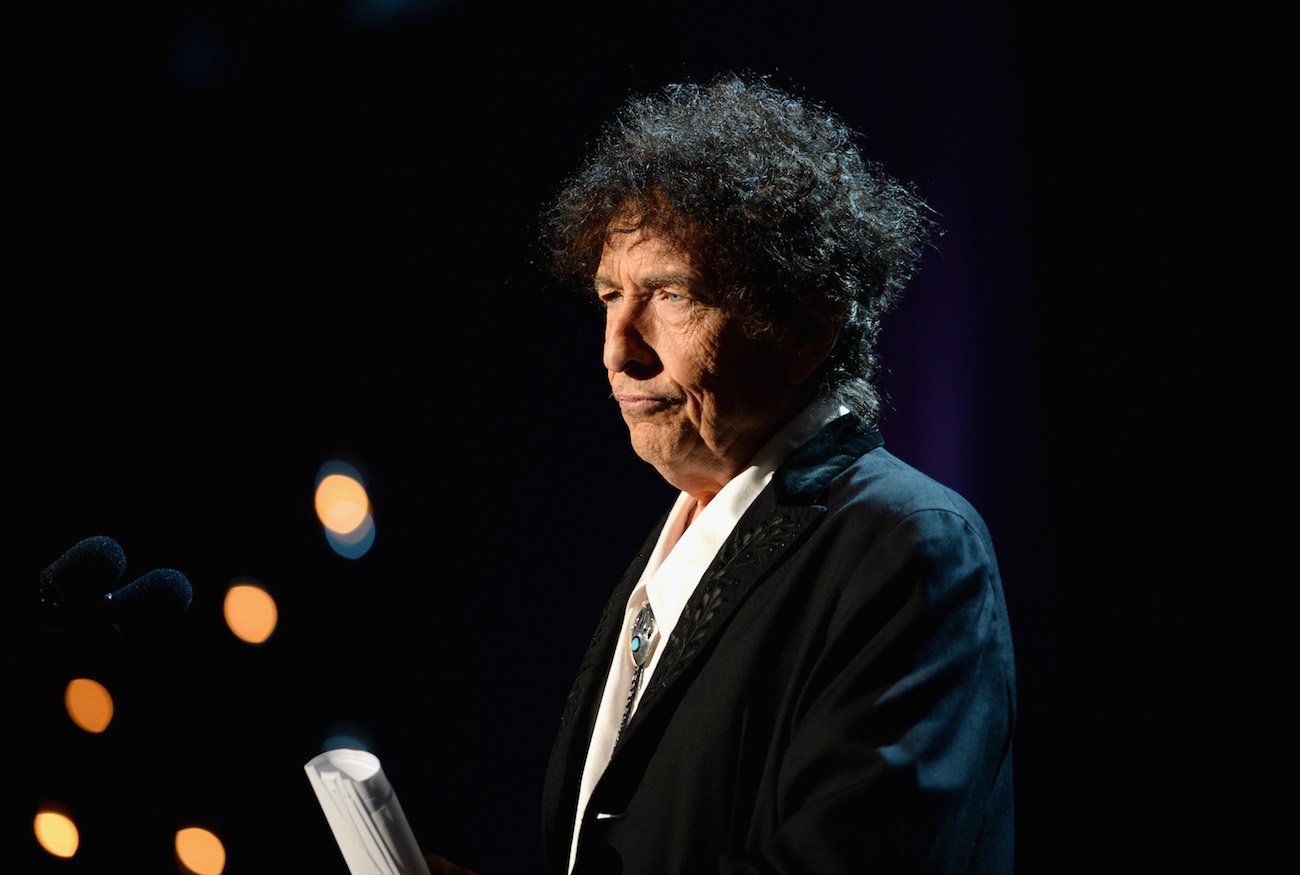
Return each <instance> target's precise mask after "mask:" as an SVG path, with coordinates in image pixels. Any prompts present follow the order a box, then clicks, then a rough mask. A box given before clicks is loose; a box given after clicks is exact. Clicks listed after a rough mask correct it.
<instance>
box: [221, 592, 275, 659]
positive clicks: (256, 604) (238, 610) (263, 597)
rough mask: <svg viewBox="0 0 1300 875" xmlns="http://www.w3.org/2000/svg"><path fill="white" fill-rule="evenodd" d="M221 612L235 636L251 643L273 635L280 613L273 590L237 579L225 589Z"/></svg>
mask: <svg viewBox="0 0 1300 875" xmlns="http://www.w3.org/2000/svg"><path fill="white" fill-rule="evenodd" d="M222 612H223V613H224V614H225V618H226V625H227V626H229V627H230V631H231V632H233V633H234V634H235V637H236V638H238V639H240V640H241V641H247V642H248V643H249V644H261V643H262V642H263V641H265V640H266V639H268V638H270V637H271V633H272V632H274V631H275V626H276V623H277V622H278V620H279V616H280V613H279V609H278V608H277V607H276V605H275V599H273V598H272V597H271V594H270V593H268V592H267V591H266V590H264V589H262V587H260V586H257V585H255V584H252V583H237V584H235V585H234V586H232V587H230V589H228V590H226V600H225V604H224V605H223V606H222Z"/></svg>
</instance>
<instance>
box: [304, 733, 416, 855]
mask: <svg viewBox="0 0 1300 875" xmlns="http://www.w3.org/2000/svg"><path fill="white" fill-rule="evenodd" d="M303 768H304V769H305V770H306V772H307V778H308V780H310V781H311V785H312V787H313V788H314V789H315V790H316V798H317V799H318V800H319V801H320V806H321V809H322V810H323V811H324V812H325V819H326V820H327V821H328V822H329V825H330V829H331V830H332V831H333V833H334V838H335V840H336V841H337V842H338V845H339V850H340V851H342V852H343V859H344V861H345V862H346V863H347V864H348V871H349V872H351V873H352V875H430V873H429V866H428V864H427V863H426V862H425V860H424V855H423V854H422V853H421V852H420V846H419V843H418V842H416V840H415V836H414V834H413V833H412V832H411V826H410V824H409V823H407V820H406V814H405V813H404V812H403V811H402V806H401V803H400V802H398V800H397V794H396V793H394V792H393V787H392V785H391V784H390V783H389V781H388V778H387V776H386V775H384V770H383V768H382V766H381V765H380V762H379V758H378V757H376V756H375V755H374V754H372V753H370V752H369V751H364V750H353V749H351V748H336V749H334V750H327V751H325V752H324V753H322V754H320V755H319V756H316V757H313V758H312V759H311V760H310V761H309V762H308V763H307V764H306V765H305V766H304V767H303Z"/></svg>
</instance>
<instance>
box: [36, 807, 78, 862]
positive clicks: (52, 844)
mask: <svg viewBox="0 0 1300 875" xmlns="http://www.w3.org/2000/svg"><path fill="white" fill-rule="evenodd" d="M32 829H33V830H34V831H35V833H36V841H37V842H38V843H39V844H40V846H41V847H42V848H44V849H45V850H46V851H47V852H49V853H51V854H53V855H54V856H56V857H63V858H64V859H67V858H69V857H71V856H72V855H73V854H75V853H77V846H78V845H79V844H80V843H81V838H80V836H79V835H78V834H77V825H76V824H75V823H73V822H72V818H71V817H68V815H66V814H64V813H63V812H61V811H55V810H53V809H52V808H42V809H41V810H40V811H37V812H36V821H35V823H34V824H33V825H32Z"/></svg>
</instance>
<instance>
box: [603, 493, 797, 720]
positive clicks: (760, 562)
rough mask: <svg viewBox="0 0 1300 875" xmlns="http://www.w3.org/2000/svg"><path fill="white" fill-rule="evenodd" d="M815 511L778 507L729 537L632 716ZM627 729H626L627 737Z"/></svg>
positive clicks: (673, 676) (695, 651) (685, 662)
mask: <svg viewBox="0 0 1300 875" xmlns="http://www.w3.org/2000/svg"><path fill="white" fill-rule="evenodd" d="M820 512H821V509H820V508H781V509H780V510H779V511H778V512H776V513H772V514H770V515H765V516H764V518H763V519H762V520H761V521H760V522H759V524H758V525H757V526H754V527H753V528H749V529H746V530H745V531H743V532H741V533H740V534H739V535H738V536H736V537H732V538H729V539H728V540H727V543H726V544H724V545H723V547H722V549H721V550H720V551H719V553H718V556H717V557H715V559H714V561H713V565H712V567H711V568H710V570H709V572H708V573H707V574H706V575H705V576H704V578H703V579H701V581H700V583H699V585H698V586H697V587H696V588H695V592H693V593H692V594H691V597H690V598H689V599H688V600H687V602H686V606H685V607H684V608H683V609H682V614H681V616H680V617H679V618H678V620H677V625H676V627H675V628H674V629H673V632H672V634H671V635H670V636H669V637H668V640H667V641H666V642H664V654H663V656H662V657H661V662H660V664H659V665H658V666H657V667H656V669H655V672H654V674H653V675H651V677H650V684H649V686H647V687H646V691H645V694H644V695H643V696H642V699H641V703H640V704H639V705H638V706H637V711H636V715H634V716H633V723H635V722H636V716H639V715H641V714H643V713H646V712H648V711H649V710H650V709H651V708H653V706H654V703H655V702H656V701H657V700H658V699H659V698H660V697H662V696H663V694H664V691H665V690H666V689H667V688H668V687H670V686H671V685H672V684H673V683H674V682H675V681H676V680H677V679H678V678H679V677H680V676H681V674H682V672H683V671H684V670H685V669H686V668H687V667H688V666H689V665H690V664H691V663H692V661H694V659H695V658H696V657H697V656H698V655H699V653H700V651H701V650H702V649H703V647H704V645H705V644H706V643H707V642H708V641H709V640H710V639H711V638H712V637H713V636H714V634H716V633H717V632H718V630H720V629H721V628H722V627H723V626H724V625H725V624H726V621H727V619H728V618H729V617H730V616H731V614H732V612H733V610H734V609H735V608H736V606H737V605H738V604H739V603H740V600H741V598H742V597H743V596H744V595H745V593H747V592H748V591H749V589H750V587H751V586H752V585H753V584H754V583H755V582H757V581H758V579H759V578H760V577H761V576H762V575H763V573H764V572H765V571H766V570H767V569H768V568H769V567H770V566H771V565H772V563H774V562H775V561H776V559H777V558H778V557H779V556H780V555H781V554H782V553H784V552H785V551H786V550H787V549H788V548H789V547H790V546H791V545H792V544H793V543H794V542H795V541H796V540H797V539H798V536H799V534H800V533H801V532H803V530H804V529H805V528H807V526H808V525H809V523H811V522H812V521H813V520H814V519H815V518H816V517H818V516H820ZM631 732H632V725H631V724H629V726H628V733H629V734H630V733H631Z"/></svg>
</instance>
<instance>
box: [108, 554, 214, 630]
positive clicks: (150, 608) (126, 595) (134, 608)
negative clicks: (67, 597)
mask: <svg viewBox="0 0 1300 875" xmlns="http://www.w3.org/2000/svg"><path fill="white" fill-rule="evenodd" d="M193 598H194V589H193V587H191V586H190V582H189V580H188V579H187V578H186V577H185V575H184V574H181V573H180V572H179V571H177V570H176V569H174V568H155V569H154V570H153V571H150V572H149V573H147V574H143V575H141V576H140V577H138V578H136V579H135V580H133V581H131V582H130V583H128V584H127V585H126V586H124V587H122V588H121V589H119V590H116V591H114V592H110V593H108V594H107V595H105V596H104V615H105V618H106V619H107V621H108V622H109V623H112V624H113V626H114V628H116V629H117V631H119V632H126V631H129V630H135V629H140V628H144V627H147V626H154V625H158V624H160V623H163V622H165V621H167V620H170V619H172V618H173V617H175V616H176V615H178V614H181V613H183V612H184V611H185V609H186V608H188V607H189V606H190V601H191V600H192V599H193Z"/></svg>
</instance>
